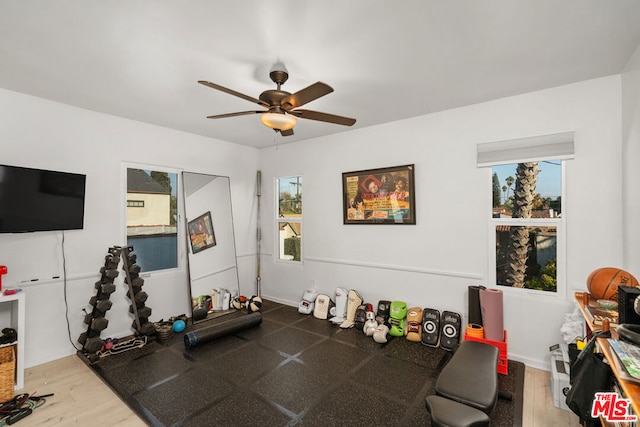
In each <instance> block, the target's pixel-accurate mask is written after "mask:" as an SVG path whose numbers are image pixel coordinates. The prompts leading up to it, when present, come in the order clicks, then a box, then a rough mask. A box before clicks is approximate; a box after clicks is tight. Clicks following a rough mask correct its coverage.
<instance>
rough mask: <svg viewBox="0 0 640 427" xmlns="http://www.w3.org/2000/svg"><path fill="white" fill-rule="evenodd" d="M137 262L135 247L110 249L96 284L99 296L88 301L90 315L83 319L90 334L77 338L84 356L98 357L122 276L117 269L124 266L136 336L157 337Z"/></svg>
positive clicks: (84, 333)
mask: <svg viewBox="0 0 640 427" xmlns="http://www.w3.org/2000/svg"><path fill="white" fill-rule="evenodd" d="M136 259H137V256H136V255H135V254H134V253H133V246H113V247H111V248H109V249H108V251H107V255H106V256H105V261H104V266H102V267H100V276H101V277H100V280H99V281H97V282H96V284H95V288H96V294H95V295H94V296H92V297H91V299H90V300H89V304H90V305H91V307H92V310H91V313H87V314H86V315H85V317H84V323H86V324H87V331H86V332H83V333H82V334H80V337H79V338H78V342H79V343H80V344H82V351H83V352H84V353H85V354H95V353H97V352H98V351H100V350H101V349H102V346H103V345H104V340H102V338H100V333H101V332H102V331H103V330H105V329H106V328H107V326H108V325H109V321H108V320H107V319H106V318H105V315H106V313H107V311H108V310H109V309H110V308H111V305H112V302H111V301H110V299H109V298H110V297H111V294H112V293H113V292H115V290H116V285H115V284H114V281H115V279H116V277H118V275H119V271H118V266H119V265H120V263H121V262H122V270H123V271H124V273H125V283H126V284H127V285H128V287H129V290H128V292H127V296H128V297H129V299H130V300H131V305H130V306H129V312H130V313H132V314H133V316H134V320H133V324H132V325H131V327H132V328H133V329H135V331H136V335H141V336H151V335H154V334H155V326H154V324H153V323H152V322H150V321H149V316H151V308H150V307H146V305H145V302H146V300H147V298H148V295H147V293H146V292H144V291H143V290H142V286H143V285H144V279H143V278H141V277H140V266H139V265H138V264H136Z"/></svg>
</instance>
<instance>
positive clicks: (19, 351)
mask: <svg viewBox="0 0 640 427" xmlns="http://www.w3.org/2000/svg"><path fill="white" fill-rule="evenodd" d="M0 311H1V312H2V315H3V316H2V317H1V318H0V319H1V323H0V330H1V329H4V328H13V329H15V330H16V332H17V333H18V341H17V343H13V344H12V345H15V348H16V379H15V382H16V386H15V389H16V390H20V389H21V388H23V387H24V329H25V296H24V292H18V293H16V294H13V295H1V294H0Z"/></svg>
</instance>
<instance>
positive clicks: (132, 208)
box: [126, 168, 178, 273]
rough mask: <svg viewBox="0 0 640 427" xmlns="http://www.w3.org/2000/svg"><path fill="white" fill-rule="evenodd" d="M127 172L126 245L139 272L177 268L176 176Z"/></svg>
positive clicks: (129, 170) (153, 171)
mask: <svg viewBox="0 0 640 427" xmlns="http://www.w3.org/2000/svg"><path fill="white" fill-rule="evenodd" d="M155 169H156V170H152V169H142V168H127V195H126V201H127V214H126V218H127V245H129V246H133V249H134V253H135V254H136V255H137V261H136V263H137V264H138V265H139V266H140V269H141V272H142V273H145V272H150V271H157V270H166V269H169V268H177V266H178V241H177V240H178V239H177V237H178V233H177V216H178V212H177V210H178V198H177V187H178V182H177V181H178V174H177V173H175V172H169V171H161V170H157V168H155Z"/></svg>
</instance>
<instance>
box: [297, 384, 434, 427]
mask: <svg viewBox="0 0 640 427" xmlns="http://www.w3.org/2000/svg"><path fill="white" fill-rule="evenodd" d="M409 409H410V408H409V407H408V406H404V405H403V404H398V403H396V402H395V401H392V400H389V399H388V398H387V397H386V396H384V395H382V394H380V393H378V392H375V391H372V390H371V389H369V388H367V387H364V386H361V385H359V384H355V383H351V382H345V383H343V384H341V385H340V386H339V387H337V388H335V389H334V390H332V391H331V393H330V394H329V395H328V396H327V397H326V398H325V399H323V400H321V401H320V402H319V403H318V405H317V406H315V407H313V408H311V409H310V410H309V412H307V413H306V414H305V415H304V418H303V419H302V423H301V425H304V426H373V425H375V426H400V425H401V424H399V422H400V421H401V420H402V418H403V416H404V414H405V412H406V411H407V410H409ZM425 412H426V409H425Z"/></svg>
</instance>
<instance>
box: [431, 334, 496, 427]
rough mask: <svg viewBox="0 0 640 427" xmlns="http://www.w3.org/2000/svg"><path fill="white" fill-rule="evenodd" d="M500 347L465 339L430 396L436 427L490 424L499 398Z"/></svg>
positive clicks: (433, 421) (433, 422)
mask: <svg viewBox="0 0 640 427" xmlns="http://www.w3.org/2000/svg"><path fill="white" fill-rule="evenodd" d="M499 356H500V352H499V350H498V348H497V347H494V346H492V345H490V344H485V343H482V342H477V341H462V343H461V344H460V346H459V347H458V349H457V350H456V352H455V353H453V356H452V357H451V360H449V362H448V363H447V365H446V366H445V367H444V369H443V370H442V372H441V373H440V375H439V376H438V379H437V381H436V390H435V391H436V394H435V395H432V396H428V397H427V402H426V405H427V411H428V412H429V414H430V415H431V422H432V425H434V426H436V427H471V426H473V427H476V426H488V425H489V422H490V419H489V415H490V414H491V411H493V408H494V407H495V406H496V402H497V401H498V373H497V367H498V357H499Z"/></svg>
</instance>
